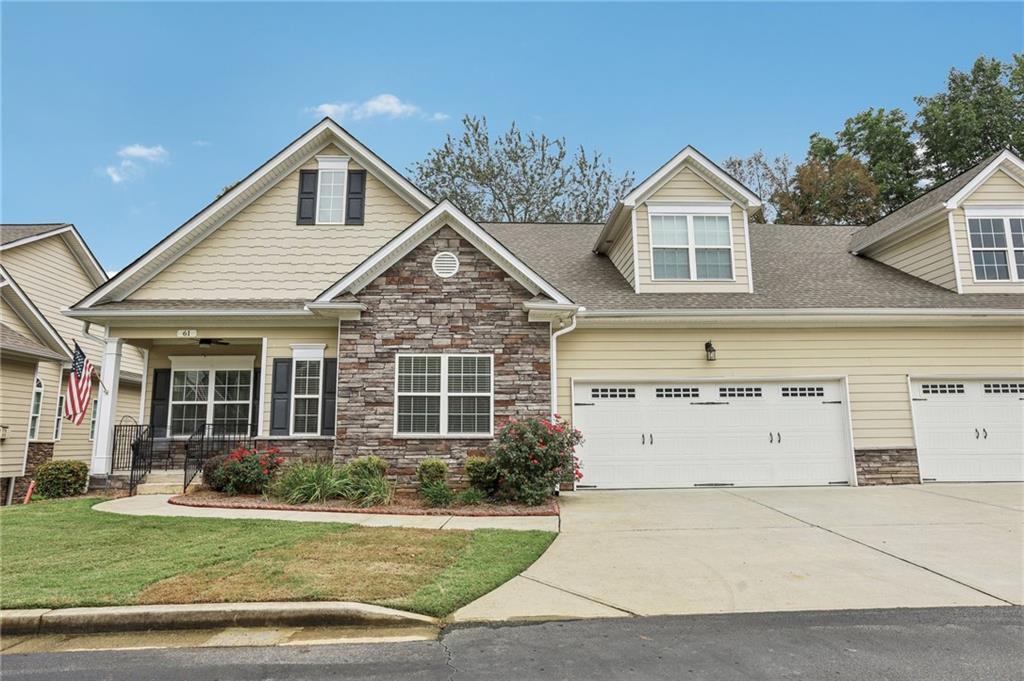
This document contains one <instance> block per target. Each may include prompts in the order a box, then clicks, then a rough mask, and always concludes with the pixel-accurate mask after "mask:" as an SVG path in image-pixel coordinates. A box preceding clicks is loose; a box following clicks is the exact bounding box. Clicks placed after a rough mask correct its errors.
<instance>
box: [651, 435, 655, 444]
mask: <svg viewBox="0 0 1024 681" xmlns="http://www.w3.org/2000/svg"><path fill="white" fill-rule="evenodd" d="M651 444H652V445H653V444H654V433H651Z"/></svg>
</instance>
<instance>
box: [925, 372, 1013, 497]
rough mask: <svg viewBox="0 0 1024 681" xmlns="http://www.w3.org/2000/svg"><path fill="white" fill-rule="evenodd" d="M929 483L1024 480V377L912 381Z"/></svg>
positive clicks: (926, 478) (926, 480) (926, 479)
mask: <svg viewBox="0 0 1024 681" xmlns="http://www.w3.org/2000/svg"><path fill="white" fill-rule="evenodd" d="M911 389H912V391H913V400H914V402H913V404H914V425H915V430H916V433H917V458H918V463H919V465H920V466H921V479H922V480H924V481H925V482H933V481H934V482H968V481H971V482H995V481H1005V480H1024V381H1022V380H1020V379H1017V380H1003V381H998V380H979V381H965V380H959V379H949V380H921V381H917V380H915V381H912V383H911Z"/></svg>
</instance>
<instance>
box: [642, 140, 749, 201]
mask: <svg viewBox="0 0 1024 681" xmlns="http://www.w3.org/2000/svg"><path fill="white" fill-rule="evenodd" d="M687 161H692V162H693V163H694V165H695V166H696V167H697V168H698V169H702V170H703V171H704V172H705V173H707V175H708V177H707V178H705V179H713V180H715V181H717V182H718V183H719V184H721V185H722V186H723V187H725V188H727V189H729V190H730V191H731V193H732V194H735V195H736V196H738V197H740V198H741V199H742V201H741V203H746V204H747V206H748V207H760V206H761V199H760V198H758V196H757V195H756V194H754V192H752V191H750V190H749V189H747V188H746V187H744V186H743V184H742V183H740V182H739V181H737V180H736V179H735V178H734V177H732V176H731V175H729V174H728V173H726V172H725V171H724V170H722V169H721V168H719V167H718V166H717V165H716V164H715V163H714V162H712V161H711V160H710V159H709V158H708V157H707V156H705V155H704V154H702V153H700V152H699V151H697V149H695V148H694V147H692V146H689V145H687V146H686V147H684V148H683V150H682V151H680V152H679V153H678V154H676V155H675V156H673V157H672V158H671V159H670V160H669V161H668V163H666V164H664V165H663V166H661V167H660V168H658V170H656V171H654V173H653V174H652V175H651V176H650V177H648V178H647V179H646V180H644V181H643V182H641V183H640V184H639V185H637V186H636V187H635V188H634V189H633V190H632V191H630V192H629V193H628V194H626V195H625V196H624V197H623V198H622V203H623V204H624V205H626V206H630V207H631V206H635V205H636V204H638V203H642V202H643V200H644V199H645V198H647V197H648V196H649V195H651V194H653V193H654V192H656V191H657V190H658V189H659V188H661V187H662V186H663V185H664V184H665V183H666V182H668V181H669V180H670V179H671V178H672V177H673V176H675V174H676V173H677V172H678V171H679V169H680V168H681V167H682V166H683V164H684V163H686V162H687Z"/></svg>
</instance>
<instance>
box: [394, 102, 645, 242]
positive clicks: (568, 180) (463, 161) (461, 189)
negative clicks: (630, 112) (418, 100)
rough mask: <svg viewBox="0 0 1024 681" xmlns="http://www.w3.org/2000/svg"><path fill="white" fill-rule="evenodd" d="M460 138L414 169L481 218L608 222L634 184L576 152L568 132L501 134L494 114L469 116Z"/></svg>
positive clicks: (514, 129) (427, 185)
mask: <svg viewBox="0 0 1024 681" xmlns="http://www.w3.org/2000/svg"><path fill="white" fill-rule="evenodd" d="M462 125H463V131H462V134H461V135H459V136H458V137H453V136H452V135H448V137H447V138H446V139H445V141H444V144H442V145H441V146H440V147H438V148H436V149H433V150H432V151H431V152H430V153H429V154H427V157H426V158H425V159H424V160H422V161H419V162H418V163H414V164H413V165H412V167H411V168H410V172H411V174H412V175H413V178H414V179H415V181H416V183H417V184H418V185H419V186H420V187H421V188H422V189H423V190H424V191H426V192H427V193H428V194H430V195H432V196H433V197H435V198H437V199H441V198H448V199H451V200H452V201H453V202H454V203H455V204H456V205H458V206H459V207H460V208H462V209H463V210H465V211H466V212H467V213H468V214H469V215H470V216H472V217H473V218H475V219H476V220H481V221H494V222H499V221H506V222H601V221H603V220H604V219H605V218H606V217H607V215H608V211H609V210H610V209H611V207H612V205H613V204H614V202H615V201H616V200H618V199H619V198H620V197H621V196H623V195H624V194H625V193H626V192H627V191H628V190H629V188H630V187H631V186H632V184H633V174H632V173H631V172H626V173H624V174H623V175H618V176H617V175H616V174H615V173H614V172H613V171H612V168H611V163H610V161H609V160H608V159H607V158H605V157H604V156H602V155H601V154H600V153H598V152H591V153H588V152H587V151H586V150H585V149H583V147H580V148H578V149H577V150H576V151H575V152H574V153H572V154H570V153H569V149H568V146H567V145H566V141H565V138H564V137H558V138H552V137H548V136H547V135H543V134H537V133H534V132H527V133H524V132H523V131H521V130H520V129H519V127H518V126H517V125H516V124H515V123H512V126H511V127H510V128H509V129H508V130H507V131H505V132H504V133H502V134H501V135H499V136H497V137H492V136H491V134H490V132H489V131H488V129H487V119H486V118H483V117H481V118H474V117H472V116H465V117H463V119H462Z"/></svg>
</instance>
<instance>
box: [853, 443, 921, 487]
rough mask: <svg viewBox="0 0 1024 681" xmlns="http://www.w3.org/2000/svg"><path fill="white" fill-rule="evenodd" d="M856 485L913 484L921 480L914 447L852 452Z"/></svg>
mask: <svg viewBox="0 0 1024 681" xmlns="http://www.w3.org/2000/svg"><path fill="white" fill-rule="evenodd" d="M854 458H855V460H856V462H857V484H858V485H913V484H917V483H919V482H920V481H921V479H920V470H919V469H918V465H917V450H916V449H862V450H857V451H855V452H854Z"/></svg>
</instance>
